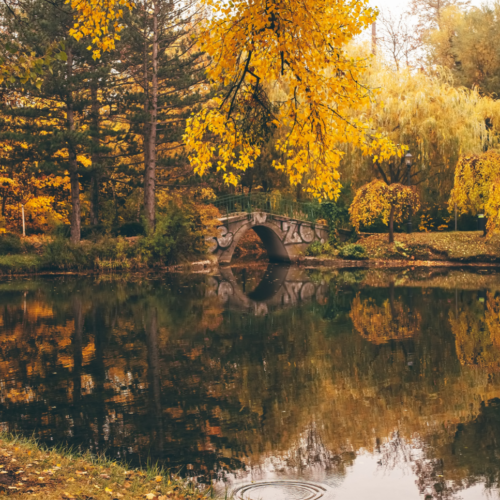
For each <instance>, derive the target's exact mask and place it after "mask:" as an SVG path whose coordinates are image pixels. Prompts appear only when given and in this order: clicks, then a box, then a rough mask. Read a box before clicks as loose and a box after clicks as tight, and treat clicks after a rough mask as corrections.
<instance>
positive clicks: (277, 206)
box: [208, 193, 325, 222]
mask: <svg viewBox="0 0 500 500" xmlns="http://www.w3.org/2000/svg"><path fill="white" fill-rule="evenodd" d="M208 203H210V204H212V205H215V206H216V207H217V208H218V209H219V210H220V212H221V213H222V214H223V215H225V216H230V215H232V214H236V213H241V212H247V213H251V212H267V213H270V214H274V215H283V216H285V217H290V218H291V219H298V220H305V221H308V222H317V221H318V219H324V218H325V215H324V212H323V209H322V207H321V204H320V203H318V202H299V201H295V200H290V199H287V198H283V197H281V196H276V195H272V194H266V193H256V194H244V195H226V196H220V197H218V198H216V199H215V200H210V201H209V202H208Z"/></svg>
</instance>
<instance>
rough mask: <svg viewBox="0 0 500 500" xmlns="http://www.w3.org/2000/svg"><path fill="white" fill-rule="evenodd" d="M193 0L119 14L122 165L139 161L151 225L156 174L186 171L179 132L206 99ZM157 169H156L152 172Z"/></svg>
mask: <svg viewBox="0 0 500 500" xmlns="http://www.w3.org/2000/svg"><path fill="white" fill-rule="evenodd" d="M193 6H194V4H193V2H191V1H187V2H184V1H183V2H181V1H166V0H143V1H142V2H137V3H136V6H135V9H134V10H133V11H132V12H130V13H127V15H126V16H125V23H126V27H125V29H124V31H122V33H121V38H122V40H121V42H120V44H119V49H118V50H119V52H120V60H121V64H119V65H118V66H117V68H116V69H117V70H118V72H119V74H120V78H121V82H122V85H123V89H126V90H125V91H124V92H123V94H122V95H123V108H124V110H125V114H126V119H127V121H128V123H129V124H130V133H131V134H135V140H132V138H131V139H130V140H129V142H128V146H127V148H126V151H127V154H128V157H129V160H128V163H127V162H123V165H122V166H123V167H124V168H125V167H127V166H134V165H136V164H137V163H138V162H140V161H142V162H143V164H144V170H143V182H144V188H143V189H144V212H145V219H146V222H147V224H148V226H149V228H150V230H154V227H155V194H156V186H157V182H158V178H160V179H161V180H162V181H163V182H164V183H175V182H179V181H180V179H182V178H184V177H185V176H186V175H188V174H190V173H191V169H190V167H189V165H188V162H187V159H186V157H185V155H184V153H183V144H182V135H183V133H184V129H185V122H186V119H187V118H188V116H189V115H190V114H191V113H192V112H193V111H195V110H197V109H198V107H199V106H200V103H201V102H202V101H203V99H205V98H206V94H205V95H204V94H203V92H202V91H203V88H202V84H203V82H204V78H205V74H204V69H205V65H206V63H207V60H206V58H204V56H203V54H202V53H201V52H200V51H199V50H198V48H197V45H196V41H195V38H194V37H193V34H194V26H195V21H196V12H194V11H193ZM158 170H160V171H161V173H160V174H159V175H158Z"/></svg>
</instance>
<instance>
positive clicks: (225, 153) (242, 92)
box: [184, 0, 404, 198]
mask: <svg viewBox="0 0 500 500" xmlns="http://www.w3.org/2000/svg"><path fill="white" fill-rule="evenodd" d="M207 5H208V7H209V8H210V9H211V16H210V20H209V21H208V22H207V23H206V26H205V29H204V30H203V32H202V34H201V46H202V49H203V50H205V51H206V52H207V53H208V55H209V56H210V57H211V58H212V64H211V65H210V66H209V68H208V78H209V80H210V81H211V82H213V83H214V85H216V86H218V87H219V88H220V87H224V88H225V89H226V94H225V95H220V96H218V97H217V98H215V99H214V100H213V101H212V102H211V105H210V106H209V107H207V108H205V109H203V110H201V111H200V112H199V113H198V114H196V115H195V116H193V117H191V119H190V120H188V123H187V127H186V134H185V136H184V141H185V143H186V147H187V149H188V151H189V157H190V161H191V164H192V165H193V167H194V171H195V172H197V173H198V174H200V175H203V174H205V173H206V172H208V171H210V170H214V169H215V170H216V171H219V172H222V174H223V177H224V180H225V182H226V183H228V184H237V183H238V181H239V174H238V173H237V172H238V171H240V172H244V171H246V170H247V169H248V168H251V167H253V165H254V162H255V160H256V158H257V157H258V156H259V155H260V153H261V146H262V144H261V139H262V138H261V137H259V136H257V137H252V135H251V134H250V133H247V131H246V130H247V129H248V122H249V121H252V120H250V119H248V117H249V116H250V115H248V113H250V112H249V111H248V109H250V110H252V112H253V110H255V109H256V108H259V109H263V110H265V112H267V113H269V119H268V120H269V125H272V126H274V127H276V129H277V130H278V137H279V139H278V141H277V145H276V148H277V151H279V153H280V155H281V158H282V159H280V160H274V161H273V166H274V167H275V168H276V169H277V170H281V171H283V172H284V173H285V174H286V175H287V177H288V178H289V180H290V183H291V184H292V185H296V184H299V183H302V184H303V185H304V186H305V190H306V191H307V192H309V193H311V194H312V195H313V196H315V197H318V198H320V197H321V198H336V197H337V196H338V194H339V192H340V187H341V184H340V175H339V172H338V169H339V164H340V161H341V159H342V156H343V154H344V153H343V151H342V150H341V148H340V145H342V144H351V145H353V146H354V147H356V148H359V149H360V150H361V151H362V152H363V153H364V154H366V155H375V157H376V158H380V159H382V160H383V159H387V158H390V157H393V156H395V155H399V156H401V155H402V154H403V152H404V148H403V147H396V146H395V145H394V144H393V143H392V142H391V141H389V140H388V139H387V137H385V136H384V135H382V134H380V133H376V131H372V130H369V127H368V125H367V124H365V123H363V122H362V120H360V119H357V118H352V119H347V115H348V114H349V113H350V110H351V109H353V108H354V109H357V108H361V107H363V106H364V105H367V104H368V103H369V99H370V93H369V92H368V91H367V90H366V88H365V87H364V86H361V85H360V84H359V83H358V82H359V81H360V77H361V75H362V73H363V72H364V70H365V69H366V66H367V60H366V58H361V57H360V58H356V57H351V56H349V55H347V54H346V52H345V47H346V45H347V44H348V42H349V41H350V40H352V38H353V37H354V36H355V35H357V34H359V33H361V32H362V31H363V30H364V29H365V28H366V27H367V26H369V25H370V24H371V23H372V22H373V21H374V20H375V17H376V12H375V11H374V10H373V9H371V8H369V7H368V6H367V2H366V1H365V0H362V1H360V2H356V3H355V4H353V3H350V2H334V3H332V2H329V1H327V0H305V1H302V2H297V1H291V2H288V3H287V2H285V3H272V4H269V3H268V2H266V1H264V0H258V1H255V2H252V3H248V2H246V1H244V0H236V1H235V2H231V4H227V5H226V4H225V3H221V2H215V1H212V0H207ZM340 26H341V28H340ZM251 116H252V117H253V115H251ZM230 169H231V170H230ZM235 171H236V173H235Z"/></svg>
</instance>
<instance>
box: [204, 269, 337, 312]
mask: <svg viewBox="0 0 500 500" xmlns="http://www.w3.org/2000/svg"><path fill="white" fill-rule="evenodd" d="M207 294H208V295H209V296H218V297H219V298H220V300H221V301H222V302H223V303H224V305H225V307H226V309H228V310H233V311H240V312H246V313H250V314H254V315H255V316H263V315H265V314H268V313H269V312H270V311H272V310H275V309H281V308H284V307H289V306H295V305H297V304H299V303H304V302H309V301H312V300H315V301H317V302H318V303H319V304H325V303H326V300H327V295H328V285H327V284H326V283H325V282H324V281H319V282H316V281H313V280H312V279H311V278H310V277H309V275H308V274H307V272H306V271H305V270H304V269H301V268H299V267H295V266H287V265H278V264H269V266H268V267H267V269H266V272H265V274H264V277H263V278H262V280H261V281H260V283H259V284H258V285H257V286H256V287H255V289H254V290H253V291H251V292H249V293H245V291H244V290H243V288H242V287H241V286H240V284H239V283H238V281H237V279H236V277H235V275H234V272H233V270H232V269H231V268H230V267H222V268H220V274H219V275H217V276H212V277H210V278H209V283H208V291H207Z"/></svg>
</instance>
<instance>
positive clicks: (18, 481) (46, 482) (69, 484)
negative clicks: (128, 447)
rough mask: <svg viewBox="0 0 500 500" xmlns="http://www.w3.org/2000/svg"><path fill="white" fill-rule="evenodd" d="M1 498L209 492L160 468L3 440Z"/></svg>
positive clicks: (153, 497) (166, 497) (189, 499)
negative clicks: (143, 466) (136, 466)
mask: <svg viewBox="0 0 500 500" xmlns="http://www.w3.org/2000/svg"><path fill="white" fill-rule="evenodd" d="M0 495H8V496H10V497H12V498H27V497H30V498H31V497H34V498H43V499H46V500H55V499H57V500H61V499H67V500H70V499H74V500H101V499H102V500H104V499H106V500H110V499H124V500H126V499H139V498H140V499H143V500H144V499H146V500H201V499H208V498H214V495H213V492H212V491H211V490H210V489H204V490H200V489H198V488H197V487H196V486H195V485H194V484H193V483H191V482H189V481H187V480H184V479H182V478H179V477H177V476H174V475H171V474H169V473H168V472H166V471H163V470H160V469H158V468H148V469H144V470H139V469H133V470H130V469H128V468H126V467H124V466H122V465H120V464H117V463H115V462H113V461H110V460H107V459H100V458H95V457H92V456H91V455H77V454H73V453H71V452H68V451H61V450H50V449H46V448H44V447H42V446H39V445H38V444H37V443H36V442H35V441H34V440H30V439H25V438H20V437H13V436H10V435H7V434H0Z"/></svg>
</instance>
